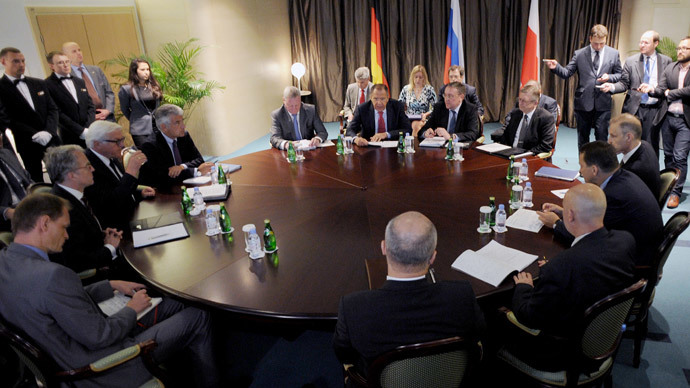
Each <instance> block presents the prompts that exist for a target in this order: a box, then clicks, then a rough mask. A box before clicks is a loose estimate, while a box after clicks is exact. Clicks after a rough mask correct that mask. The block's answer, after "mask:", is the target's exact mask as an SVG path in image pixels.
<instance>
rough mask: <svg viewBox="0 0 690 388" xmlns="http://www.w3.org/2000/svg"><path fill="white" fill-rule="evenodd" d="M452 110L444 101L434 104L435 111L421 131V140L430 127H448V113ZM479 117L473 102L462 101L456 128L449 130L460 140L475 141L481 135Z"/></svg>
mask: <svg viewBox="0 0 690 388" xmlns="http://www.w3.org/2000/svg"><path fill="white" fill-rule="evenodd" d="M449 114H450V112H449V111H448V109H447V108H446V104H445V103H444V102H437V103H436V104H434V111H433V112H431V115H429V119H428V120H427V121H426V124H424V126H423V127H422V129H421V130H420V131H419V135H418V136H419V140H420V141H421V140H423V139H424V131H426V130H427V129H429V128H432V129H436V128H438V127H442V128H446V127H447V126H448V115H449ZM478 122H479V117H478V116H477V108H476V107H475V106H474V105H473V104H472V103H469V102H467V100H465V101H463V102H462V105H461V106H460V110H459V111H458V117H457V119H456V121H455V128H451V129H449V130H448V133H450V134H455V135H457V136H458V139H459V141H462V142H468V141H469V142H471V141H475V140H477V139H478V138H479V136H481V134H480V133H479V124H478Z"/></svg>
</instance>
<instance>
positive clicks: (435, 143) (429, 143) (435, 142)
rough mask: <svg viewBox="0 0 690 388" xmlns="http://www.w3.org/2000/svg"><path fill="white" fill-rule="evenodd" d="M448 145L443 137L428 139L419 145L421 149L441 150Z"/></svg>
mask: <svg viewBox="0 0 690 388" xmlns="http://www.w3.org/2000/svg"><path fill="white" fill-rule="evenodd" d="M444 144H446V139H444V138H443V137H441V136H434V137H428V138H426V139H424V140H422V141H421V143H419V146H420V147H432V148H441V147H443V145H444Z"/></svg>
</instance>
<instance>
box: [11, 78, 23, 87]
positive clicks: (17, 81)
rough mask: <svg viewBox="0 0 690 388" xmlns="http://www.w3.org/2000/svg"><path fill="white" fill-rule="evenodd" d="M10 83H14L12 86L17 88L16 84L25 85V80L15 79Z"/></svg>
mask: <svg viewBox="0 0 690 388" xmlns="http://www.w3.org/2000/svg"><path fill="white" fill-rule="evenodd" d="M12 82H13V83H14V86H17V84H18V83H20V82H24V83H26V80H25V79H24V78H17V79H15V80H14V81H12Z"/></svg>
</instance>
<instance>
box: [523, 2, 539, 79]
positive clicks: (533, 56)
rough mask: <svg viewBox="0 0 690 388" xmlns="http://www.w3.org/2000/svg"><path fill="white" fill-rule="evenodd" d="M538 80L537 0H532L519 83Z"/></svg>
mask: <svg viewBox="0 0 690 388" xmlns="http://www.w3.org/2000/svg"><path fill="white" fill-rule="evenodd" d="M531 79H533V80H536V81H537V82H538V81H539V0H532V3H531V4H530V6H529V22H528V23H527V37H526V38H525V54H524V55H523V57H522V74H521V75H520V85H524V84H525V83H527V81H529V80H531Z"/></svg>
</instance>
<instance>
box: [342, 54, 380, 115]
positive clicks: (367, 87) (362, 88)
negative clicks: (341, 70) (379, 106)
mask: <svg viewBox="0 0 690 388" xmlns="http://www.w3.org/2000/svg"><path fill="white" fill-rule="evenodd" d="M369 74H370V73H369V68H368V67H360V68H359V69H357V70H355V81H356V82H354V83H351V84H349V85H347V91H346V92H345V104H344V105H343V115H344V116H345V118H346V119H347V121H352V119H353V118H355V108H357V106H358V105H362V104H364V103H365V102H367V101H369V96H370V95H371V87H372V86H374V84H373V83H371V81H370V80H369V79H370V77H371V76H370V75H369Z"/></svg>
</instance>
